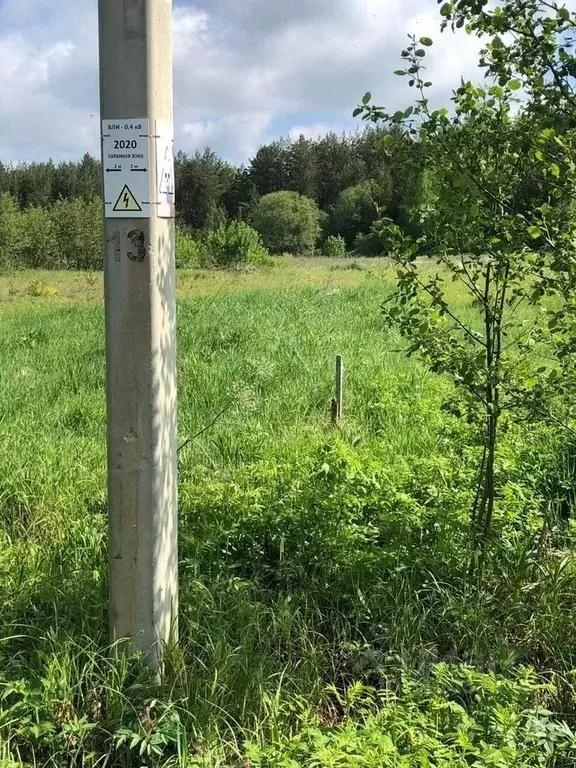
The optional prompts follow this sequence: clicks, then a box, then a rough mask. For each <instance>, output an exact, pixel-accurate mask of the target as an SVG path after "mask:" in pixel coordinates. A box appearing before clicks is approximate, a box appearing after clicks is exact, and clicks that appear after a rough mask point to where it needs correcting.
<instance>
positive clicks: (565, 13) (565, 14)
mask: <svg viewBox="0 0 576 768" xmlns="http://www.w3.org/2000/svg"><path fill="white" fill-rule="evenodd" d="M558 18H559V19H562V21H568V20H569V19H570V11H569V10H568V8H559V9H558Z"/></svg>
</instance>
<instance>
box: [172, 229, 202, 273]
mask: <svg viewBox="0 0 576 768" xmlns="http://www.w3.org/2000/svg"><path fill="white" fill-rule="evenodd" d="M175 239H176V269H190V268H192V267H198V266H200V264H201V263H202V246H201V244H200V243H199V242H198V241H197V240H194V238H193V237H191V236H190V235H189V234H188V232H186V230H185V229H183V227H181V226H179V225H178V224H177V225H176V231H175Z"/></svg>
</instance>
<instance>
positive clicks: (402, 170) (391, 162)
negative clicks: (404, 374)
mask: <svg viewBox="0 0 576 768" xmlns="http://www.w3.org/2000/svg"><path fill="white" fill-rule="evenodd" d="M384 135H391V136H392V137H393V139H394V141H393V146H392V150H391V149H390V147H388V149H387V151H386V153H384V151H383V147H382V138H383V136H384ZM417 155H418V147H417V146H415V145H414V144H411V143H409V142H408V141H407V140H406V137H405V136H404V135H403V133H402V132H401V131H396V132H394V131H393V132H389V131H388V130H383V129H378V128H371V129H366V130H363V131H358V132H356V133H353V134H348V135H341V136H337V135H335V134H333V133H332V134H328V135H327V136H324V137H323V138H319V139H317V140H311V139H306V138H304V137H303V136H301V137H300V138H299V139H298V140H296V141H292V140H289V139H280V140H279V141H276V142H273V143H271V144H267V145H264V146H262V147H261V148H260V149H259V150H258V152H257V153H256V155H255V157H254V158H252V160H251V161H250V162H249V164H248V165H247V166H246V167H240V168H236V167H235V166H233V165H232V164H230V163H228V162H226V161H225V160H223V159H221V158H220V157H218V155H217V154H215V153H214V152H213V151H212V150H210V149H208V148H206V149H205V150H204V151H203V152H200V151H198V152H196V153H195V154H194V155H192V156H188V155H187V154H185V153H184V152H179V153H178V155H177V157H176V163H175V168H176V200H177V211H178V224H179V225H180V227H181V232H180V233H179V234H180V240H179V242H180V243H182V242H183V238H182V235H183V233H184V232H186V233H187V234H188V235H192V236H193V237H194V238H195V240H196V241H198V240H199V239H201V238H200V235H201V233H206V232H210V231H213V230H217V229H218V228H219V227H222V226H225V225H226V224H227V222H231V221H235V220H243V221H251V222H252V223H255V222H254V221H253V220H254V219H259V220H261V218H262V217H261V216H260V214H259V212H258V211H257V208H258V203H259V201H260V200H261V199H262V198H265V197H266V196H268V195H270V194H273V193H277V192H291V193H293V194H292V195H291V196H284V198H279V203H280V209H281V210H280V213H279V212H278V209H277V206H276V205H275V203H274V198H272V203H271V204H272V205H273V210H272V215H273V217H274V218H275V219H278V218H279V216H281V211H282V208H283V206H282V199H284V203H285V205H287V206H288V207H290V205H294V204H295V205H296V206H298V205H300V206H302V205H304V209H302V208H300V209H298V210H297V211H295V212H294V213H295V217H296V218H297V219H299V220H301V219H302V210H306V211H308V212H309V217H311V219H312V220H313V221H312V220H311V221H310V226H311V230H310V229H307V230H306V231H305V232H304V233H303V234H302V236H301V237H298V238H296V240H293V241H289V242H287V243H284V240H283V238H282V237H278V236H277V235H278V233H276V236H275V237H274V236H271V237H269V238H268V239H267V238H266V234H265V229H266V227H265V225H263V226H262V227H259V226H256V229H258V230H259V231H260V233H261V234H263V235H264V239H265V240H267V242H266V243H265V244H266V245H267V246H269V247H270V250H272V251H277V252H278V251H279V252H281V251H283V250H290V251H292V252H302V251H304V252H307V253H310V252H313V251H314V248H315V247H317V246H320V245H321V244H322V242H323V241H324V240H325V239H326V238H329V237H330V236H332V237H335V236H336V237H338V238H341V240H339V242H338V244H337V247H338V245H339V246H340V250H342V249H344V250H352V249H355V250H356V251H357V252H358V253H359V254H361V255H368V256H372V255H377V254H378V253H379V252H380V247H379V245H378V243H377V242H376V240H375V238H374V237H373V236H371V227H372V224H373V222H374V221H375V220H376V219H377V218H378V217H379V216H380V215H381V214H382V213H383V212H386V215H387V216H390V217H391V218H392V219H393V220H394V221H395V222H397V223H398V224H400V225H403V226H408V227H410V222H409V213H408V212H409V210H410V209H412V208H414V207H415V206H416V205H417V204H418V203H419V201H420V198H421V195H422V189H423V179H424V173H423V167H422V166H418V163H417ZM100 188H101V177H100V163H99V161H98V160H95V159H94V158H92V157H91V156H90V155H88V154H87V155H85V156H84V157H83V158H82V160H80V161H78V162H72V161H70V162H62V163H58V164H56V163H53V162H51V161H48V162H44V163H29V164H27V163H20V164H16V165H2V164H0V195H1V196H2V197H1V202H0V221H1V222H2V227H1V229H2V230H3V232H4V235H0V266H1V265H2V264H4V265H5V266H8V265H11V264H12V265H27V266H35V267H48V268H63V267H64V268H66V267H71V268H84V269H86V268H98V267H99V266H100V264H101V255H100V244H99V234H98V233H99V229H100V223H99V216H100V211H99V202H98V200H99V196H100ZM302 196H303V197H304V198H306V200H305V201H303V200H302ZM263 229H264V231H263ZM204 239H205V238H204ZM188 245H190V243H188ZM192 248H193V247H192Z"/></svg>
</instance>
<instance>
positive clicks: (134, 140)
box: [102, 118, 150, 219]
mask: <svg viewBox="0 0 576 768" xmlns="http://www.w3.org/2000/svg"><path fill="white" fill-rule="evenodd" d="M102 168H103V173H104V204H105V212H106V213H105V215H106V217H107V218H115V217H118V218H122V217H123V218H130V219H133V218H148V217H149V216H150V133H149V130H148V119H147V118H142V119H139V118H138V119H126V118H121V119H110V120H103V121H102Z"/></svg>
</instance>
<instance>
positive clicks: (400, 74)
mask: <svg viewBox="0 0 576 768" xmlns="http://www.w3.org/2000/svg"><path fill="white" fill-rule="evenodd" d="M394 74H395V75H399V76H400V77H401V76H402V75H407V74H408V72H406V70H405V69H395V70H394Z"/></svg>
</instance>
